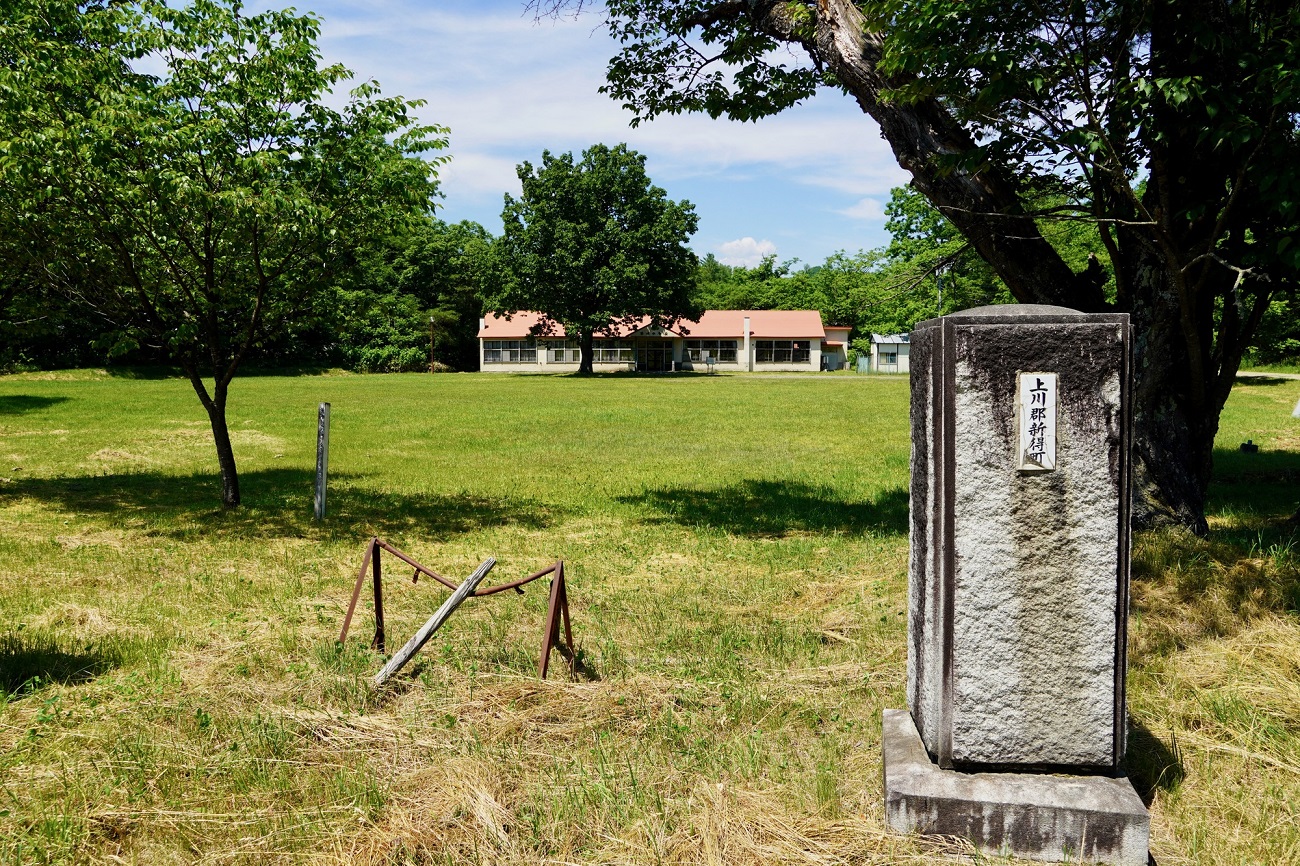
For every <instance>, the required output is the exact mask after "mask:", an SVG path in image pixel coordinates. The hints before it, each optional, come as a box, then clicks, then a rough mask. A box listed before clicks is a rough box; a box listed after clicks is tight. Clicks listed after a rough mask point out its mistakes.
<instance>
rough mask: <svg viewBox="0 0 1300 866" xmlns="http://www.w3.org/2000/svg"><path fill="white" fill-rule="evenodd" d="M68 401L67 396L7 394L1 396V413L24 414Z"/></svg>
mask: <svg viewBox="0 0 1300 866" xmlns="http://www.w3.org/2000/svg"><path fill="white" fill-rule="evenodd" d="M66 402H68V398H67V397H37V396H35V395H34V394H6V395H4V396H3V397H0V415H22V414H23V413H25V412H36V411H38V410H40V409H48V408H49V407H51V406H57V405H58V404H60V403H66Z"/></svg>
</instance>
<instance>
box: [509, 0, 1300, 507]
mask: <svg viewBox="0 0 1300 866" xmlns="http://www.w3.org/2000/svg"><path fill="white" fill-rule="evenodd" d="M532 5H533V6H534V8H536V9H537V10H538V11H539V13H545V12H557V11H560V10H563V9H566V8H568V9H572V8H574V7H575V6H576V7H578V8H581V7H582V6H583V5H585V4H584V3H582V2H576V3H575V2H564V0H534V2H533V4H532ZM606 8H607V24H608V27H609V29H610V31H611V32H612V33H613V35H614V36H615V37H616V38H618V39H619V40H620V41H621V42H622V43H623V50H622V52H621V54H620V55H619V56H617V57H615V58H614V59H613V60H611V61H610V66H609V70H608V80H609V84H608V85H607V87H606V90H607V91H608V92H609V93H610V94H612V95H613V96H614V97H615V98H617V99H620V100H622V101H623V103H624V104H625V105H626V106H627V107H628V108H630V109H632V110H633V111H634V112H636V118H635V119H634V121H633V123H634V124H635V123H636V122H638V121H640V120H642V119H645V118H652V117H654V116H655V115H658V114H662V113H676V112H705V113H707V114H709V115H711V116H713V117H718V116H721V115H727V116H729V117H731V118H734V119H739V120H756V119H758V118H761V117H764V116H767V115H771V114H775V113H777V112H780V111H782V110H783V109H785V108H788V107H789V106H791V105H794V104H796V103H798V102H800V101H802V100H804V99H807V98H810V97H811V96H813V95H814V93H815V92H816V91H817V90H818V89H819V88H821V87H826V88H830V89H834V90H837V91H839V92H841V93H843V94H846V95H848V96H850V97H851V98H852V99H854V100H855V101H856V102H857V104H858V105H859V106H860V107H861V108H862V110H863V111H864V112H866V113H867V114H869V115H870V116H871V117H872V118H873V119H874V120H875V121H876V123H877V124H878V125H879V128H880V131H881V134H882V135H883V136H884V138H885V139H886V140H887V141H888V142H889V144H890V146H891V147H892V148H893V151H894V156H895V158H896V159H897V160H898V162H899V164H900V165H901V166H902V167H903V168H905V169H907V170H908V171H909V172H910V173H911V174H912V185H913V187H914V188H915V189H917V190H918V191H920V192H921V193H922V194H923V195H925V197H926V198H928V199H929V200H930V201H931V202H932V203H933V204H934V205H935V206H936V207H937V208H938V209H939V210H940V212H941V213H942V214H943V215H944V216H945V217H946V218H947V219H949V220H951V221H952V223H953V225H955V226H956V227H957V229H958V230H959V231H960V232H961V233H962V235H963V236H964V237H965V239H966V241H967V242H968V243H969V244H970V245H971V246H972V247H973V248H974V249H975V251H976V252H977V253H978V254H979V255H980V256H981V257H982V258H983V259H984V260H985V261H987V262H988V263H989V265H990V266H991V267H992V268H993V270H994V271H995V272H996V273H997V274H998V276H999V277H1001V278H1002V280H1003V281H1004V282H1005V283H1006V285H1007V287H1008V288H1009V289H1010V291H1011V292H1012V294H1013V295H1014V296H1015V297H1016V299H1017V300H1019V301H1021V302H1026V303H1041V304H1057V305H1061V306H1066V307H1072V308H1074V309H1077V310H1081V311H1084V312H1097V311H1122V312H1127V313H1129V314H1130V315H1131V317H1132V323H1133V328H1134V347H1135V358H1134V361H1135V364H1134V389H1133V393H1134V400H1135V405H1134V410H1135V411H1134V432H1135V449H1134V450H1135V453H1134V458H1135V460H1134V463H1135V470H1136V476H1135V482H1136V483H1135V494H1136V495H1135V502H1134V514H1135V517H1136V519H1137V520H1138V521H1139V522H1140V523H1141V524H1144V525H1152V524H1157V523H1176V524H1181V525H1184V526H1188V527H1190V528H1192V529H1193V530H1195V531H1197V532H1204V531H1205V529H1206V521H1205V494H1206V488H1207V485H1208V483H1209V478H1210V469H1211V462H1212V456H1213V447H1214V436H1215V433H1216V432H1217V430H1218V422H1219V414H1220V412H1221V410H1222V408H1223V405H1224V403H1225V401H1226V400H1227V398H1228V394H1229V392H1230V390H1231V388H1232V383H1233V380H1234V378H1235V376H1236V372H1237V369H1238V367H1239V365H1240V363H1241V359H1242V355H1243V353H1244V352H1245V351H1246V349H1247V348H1248V347H1249V346H1250V344H1251V340H1252V338H1253V336H1254V335H1255V333H1256V329H1257V328H1258V327H1259V323H1260V321H1261V318H1262V317H1263V316H1264V313H1265V311H1266V310H1267V309H1268V307H1269V302H1270V299H1271V298H1272V297H1273V296H1275V295H1276V294H1277V293H1279V292H1290V293H1294V292H1295V291H1296V283H1297V276H1296V275H1297V273H1298V272H1300V241H1297V240H1296V235H1297V234H1300V173H1298V172H1297V171H1296V168H1295V167H1296V166H1297V165H1300V129H1298V126H1300V121H1298V119H1300V6H1297V4H1295V3H1293V2H1290V0H1263V2H1252V3H1235V2H1227V0H1154V2H1152V0H1083V2H1074V0H1070V2H1066V0H1040V2H1033V3H1023V2H1006V0H870V2H859V3H854V2H850V0H793V2H791V0H667V2H654V3H651V2H646V0H610V2H608V3H607V4H606ZM785 48H790V49H794V52H793V53H794V54H802V55H803V57H804V58H805V59H804V60H802V61H799V60H797V59H792V58H793V55H792V52H790V51H786V50H778V49H785ZM1043 201H1059V202H1060V205H1059V206H1054V207H1052V208H1050V209H1047V210H1044V209H1042V208H1040V207H1039V206H1038V204H1037V203H1040V202H1043ZM1056 219H1065V220H1081V221H1087V222H1089V223H1091V224H1092V225H1094V226H1096V229H1097V231H1098V233H1099V237H1100V242H1101V244H1102V245H1103V246H1104V249H1105V253H1106V255H1105V258H1104V259H1101V260H1099V261H1098V262H1097V264H1096V265H1095V266H1088V267H1084V268H1082V269H1079V270H1075V269H1073V268H1071V267H1070V266H1069V264H1067V262H1066V260H1065V257H1063V255H1062V254H1061V252H1060V250H1058V249H1057V247H1056V246H1055V245H1054V244H1053V243H1052V242H1051V241H1050V240H1049V239H1048V238H1047V237H1046V236H1045V233H1044V231H1043V230H1042V228H1041V226H1042V225H1043V223H1044V221H1046V220H1056ZM1107 271H1109V274H1108V273H1106V272H1107ZM1112 277H1113V280H1114V286H1115V288H1114V290H1113V292H1110V293H1108V292H1106V291H1104V289H1103V287H1104V286H1105V285H1106V284H1107V283H1108V282H1109V279H1110V278H1112Z"/></svg>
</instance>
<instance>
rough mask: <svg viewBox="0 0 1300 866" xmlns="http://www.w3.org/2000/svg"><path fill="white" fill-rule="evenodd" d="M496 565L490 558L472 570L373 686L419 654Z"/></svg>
mask: <svg viewBox="0 0 1300 866" xmlns="http://www.w3.org/2000/svg"><path fill="white" fill-rule="evenodd" d="M496 564H497V561H496V560H495V559H494V558H492V557H490V556H489V557H488V558H487V559H485V560H483V563H482V564H481V565H479V567H478V568H476V569H474V573H473V574H471V575H470V576H469V577H467V578H466V579H465V582H464V583H462V584H461V585H460V586H458V587H456V591H455V592H453V593H452V594H451V597H450V598H448V599H447V600H446V601H444V602H443V603H442V607H440V608H438V612H437V613H435V614H434V615H433V616H432V617H430V618H429V621H428V622H426V623H425V624H424V625H422V626H421V627H420V630H419V631H417V632H416V633H415V637H413V638H411V639H410V640H408V641H407V642H406V646H404V647H402V648H401V649H400V650H398V651H397V652H396V653H394V654H393V657H392V658H391V659H389V660H388V664H386V665H384V667H383V669H382V670H380V671H379V673H377V674H375V679H374V684H375V685H376V686H382V685H383V684H384V683H385V682H386V681H387V680H388V678H389V677H391V676H392V675H393V674H395V673H397V672H398V671H399V670H401V669H402V666H403V665H405V664H406V663H407V662H408V661H410V660H411V656H413V655H415V654H416V653H417V652H419V651H420V647H422V646H424V645H425V644H426V643H427V642H428V640H429V638H431V637H433V633H434V632H435V631H437V630H438V629H439V628H441V627H442V624H443V623H444V622H446V621H447V619H448V617H450V616H451V615H452V614H453V613H454V612H455V611H456V608H458V607H460V605H461V602H463V601H464V600H465V599H467V598H469V597H470V596H471V595H472V594H473V593H474V590H475V589H477V588H478V585H479V584H480V583H482V582H483V578H485V577H487V574H488V572H489V571H491V570H492V566H494V565H496Z"/></svg>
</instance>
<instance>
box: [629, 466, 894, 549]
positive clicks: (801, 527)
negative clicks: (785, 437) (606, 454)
mask: <svg viewBox="0 0 1300 866" xmlns="http://www.w3.org/2000/svg"><path fill="white" fill-rule="evenodd" d="M619 501H620V502H623V503H625V504H628V505H635V506H640V507H646V506H648V507H650V508H652V509H654V510H655V511H657V512H658V514H657V515H656V516H654V517H651V518H649V521H650V522H660V523H668V522H671V523H679V524H681V525H683V526H707V527H711V528H714V529H721V530H724V531H726V532H730V533H733V534H736V535H750V536H782V535H788V534H791V533H806V532H811V533H824V534H835V533H843V534H848V535H861V534H864V533H877V534H882V535H901V534H905V533H906V532H907V521H908V517H907V491H906V490H904V489H903V488H901V487H896V488H893V489H892V490H886V491H884V492H883V493H881V494H880V495H879V496H877V497H876V498H875V499H874V500H869V501H865V502H845V501H844V500H843V499H841V498H840V494H839V493H837V492H836V491H835V490H834V488H831V487H827V486H822V485H813V484H805V483H803V482H799V481H767V480H761V479H745V480H744V481H740V482H738V483H736V484H732V485H730V486H727V487H718V488H713V489H711V490H699V489H696V488H691V487H667V488H661V489H658V490H647V491H645V492H644V493H642V494H639V495H633V496H621V497H619Z"/></svg>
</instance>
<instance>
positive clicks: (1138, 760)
mask: <svg viewBox="0 0 1300 866" xmlns="http://www.w3.org/2000/svg"><path fill="white" fill-rule="evenodd" d="M1124 771H1125V772H1126V773H1128V777H1129V779H1130V780H1131V781H1132V782H1133V787H1134V788H1136V789H1137V792H1138V796H1139V797H1141V798H1142V802H1143V803H1144V804H1146V805H1147V806H1150V805H1151V803H1152V801H1154V800H1155V798H1156V794H1157V792H1159V791H1165V792H1170V791H1175V790H1177V789H1178V786H1179V785H1181V784H1182V783H1183V779H1184V777H1185V776H1186V775H1187V773H1186V771H1185V770H1184V769H1183V761H1182V757H1181V756H1180V755H1179V753H1178V743H1177V742H1176V741H1175V742H1173V744H1172V746H1169V745H1165V743H1164V741H1163V740H1161V739H1160V738H1159V737H1157V736H1156V735H1155V734H1153V733H1151V731H1150V730H1149V729H1148V728H1147V726H1146V725H1144V724H1142V723H1141V722H1139V721H1137V720H1136V719H1130V720H1129V732H1128V750H1127V751H1126V753H1125V755H1124Z"/></svg>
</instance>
